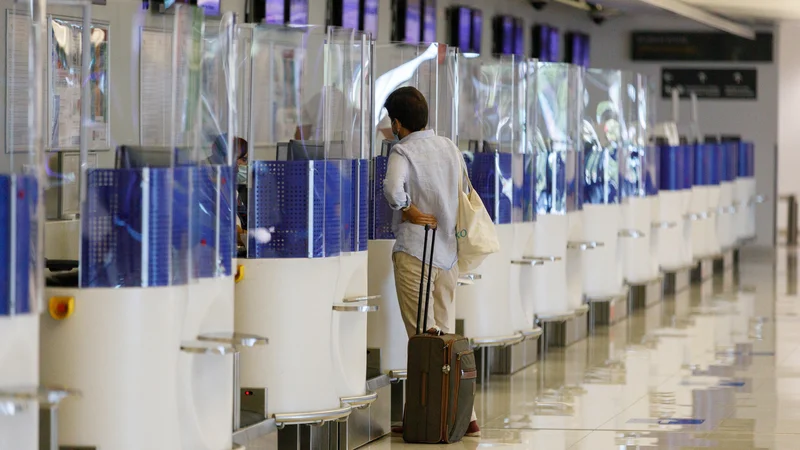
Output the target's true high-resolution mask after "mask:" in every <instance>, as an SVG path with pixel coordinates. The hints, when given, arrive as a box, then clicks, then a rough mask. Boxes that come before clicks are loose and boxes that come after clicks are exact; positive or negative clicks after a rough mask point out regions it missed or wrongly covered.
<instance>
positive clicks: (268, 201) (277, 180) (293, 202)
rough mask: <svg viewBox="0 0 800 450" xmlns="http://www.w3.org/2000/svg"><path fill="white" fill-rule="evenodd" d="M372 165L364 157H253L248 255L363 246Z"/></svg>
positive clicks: (306, 254) (317, 253)
mask: <svg viewBox="0 0 800 450" xmlns="http://www.w3.org/2000/svg"><path fill="white" fill-rule="evenodd" d="M368 170H369V167H368V161H366V160H311V161H254V162H253V163H252V174H253V185H252V188H251V189H249V196H250V198H249V199H248V203H249V205H251V207H250V209H251V213H250V214H248V231H249V237H248V258H321V257H329V256H337V255H339V254H340V253H341V252H342V251H363V250H365V249H366V246H367V236H368V226H369V217H368V214H369V211H368V205H369V198H370V196H369V186H368V183H369V172H368ZM264 236H269V239H265V238H264Z"/></svg>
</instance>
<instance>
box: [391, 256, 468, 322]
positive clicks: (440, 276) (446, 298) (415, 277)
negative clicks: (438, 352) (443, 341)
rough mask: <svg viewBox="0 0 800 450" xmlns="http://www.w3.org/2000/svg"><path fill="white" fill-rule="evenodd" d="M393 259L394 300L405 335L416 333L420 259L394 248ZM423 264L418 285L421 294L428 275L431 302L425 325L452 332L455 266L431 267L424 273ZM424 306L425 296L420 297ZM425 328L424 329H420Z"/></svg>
mask: <svg viewBox="0 0 800 450" xmlns="http://www.w3.org/2000/svg"><path fill="white" fill-rule="evenodd" d="M392 260H393V261H394V284H395V288H396V289H397V300H398V302H399V303H400V313H401V314H402V315H403V323H404V324H405V326H406V332H407V333H408V337H411V336H413V335H415V334H416V333H417V304H418V302H419V279H420V275H421V273H420V272H421V270H422V262H421V261H420V260H419V259H417V258H416V257H414V256H411V255H409V254H408V253H403V252H395V253H393V254H392ZM428 272H429V271H428V267H427V266H426V267H425V283H424V284H423V287H422V292H423V295H424V293H425V291H426V290H427V288H428V277H429V276H430V275H432V277H431V298H430V303H431V305H430V306H429V307H428V329H431V328H433V327H438V328H439V329H440V330H442V331H443V332H445V333H455V332H456V303H455V300H456V286H457V284H458V266H453V268H452V269H450V270H442V269H439V268H437V267H433V269H432V270H431V272H432V273H428ZM422 301H423V305H422V307H423V308H424V307H425V304H424V302H425V298H424V297H423V298H422ZM423 331H425V330H423Z"/></svg>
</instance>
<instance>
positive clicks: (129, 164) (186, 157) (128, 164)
mask: <svg viewBox="0 0 800 450" xmlns="http://www.w3.org/2000/svg"><path fill="white" fill-rule="evenodd" d="M192 151H193V149H192V148H187V147H178V148H175V149H174V150H173V151H170V148H169V147H140V146H136V145H121V146H119V147H117V153H116V158H115V161H114V167H116V168H117V169H141V168H144V167H151V168H154V167H171V166H172V155H173V154H174V155H175V165H176V166H180V165H187V164H191V163H192V160H193V158H192ZM173 152H174V153H173Z"/></svg>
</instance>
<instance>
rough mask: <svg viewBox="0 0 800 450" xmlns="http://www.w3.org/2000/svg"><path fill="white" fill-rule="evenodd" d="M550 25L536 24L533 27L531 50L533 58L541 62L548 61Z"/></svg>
mask: <svg viewBox="0 0 800 450" xmlns="http://www.w3.org/2000/svg"><path fill="white" fill-rule="evenodd" d="M549 40H550V27H548V26H547V25H536V26H534V27H533V52H532V55H533V57H534V58H536V59H538V60H539V61H542V62H548V61H550V53H549V52H548V51H549V50H550V41H549Z"/></svg>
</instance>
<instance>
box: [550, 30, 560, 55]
mask: <svg viewBox="0 0 800 450" xmlns="http://www.w3.org/2000/svg"><path fill="white" fill-rule="evenodd" d="M547 42H548V44H549V45H550V48H549V49H548V50H547V56H548V59H547V61H548V62H558V56H559V53H560V52H561V46H560V45H559V42H561V40H560V39H559V35H558V28H553V27H550V38H549V39H548V41H547Z"/></svg>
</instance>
